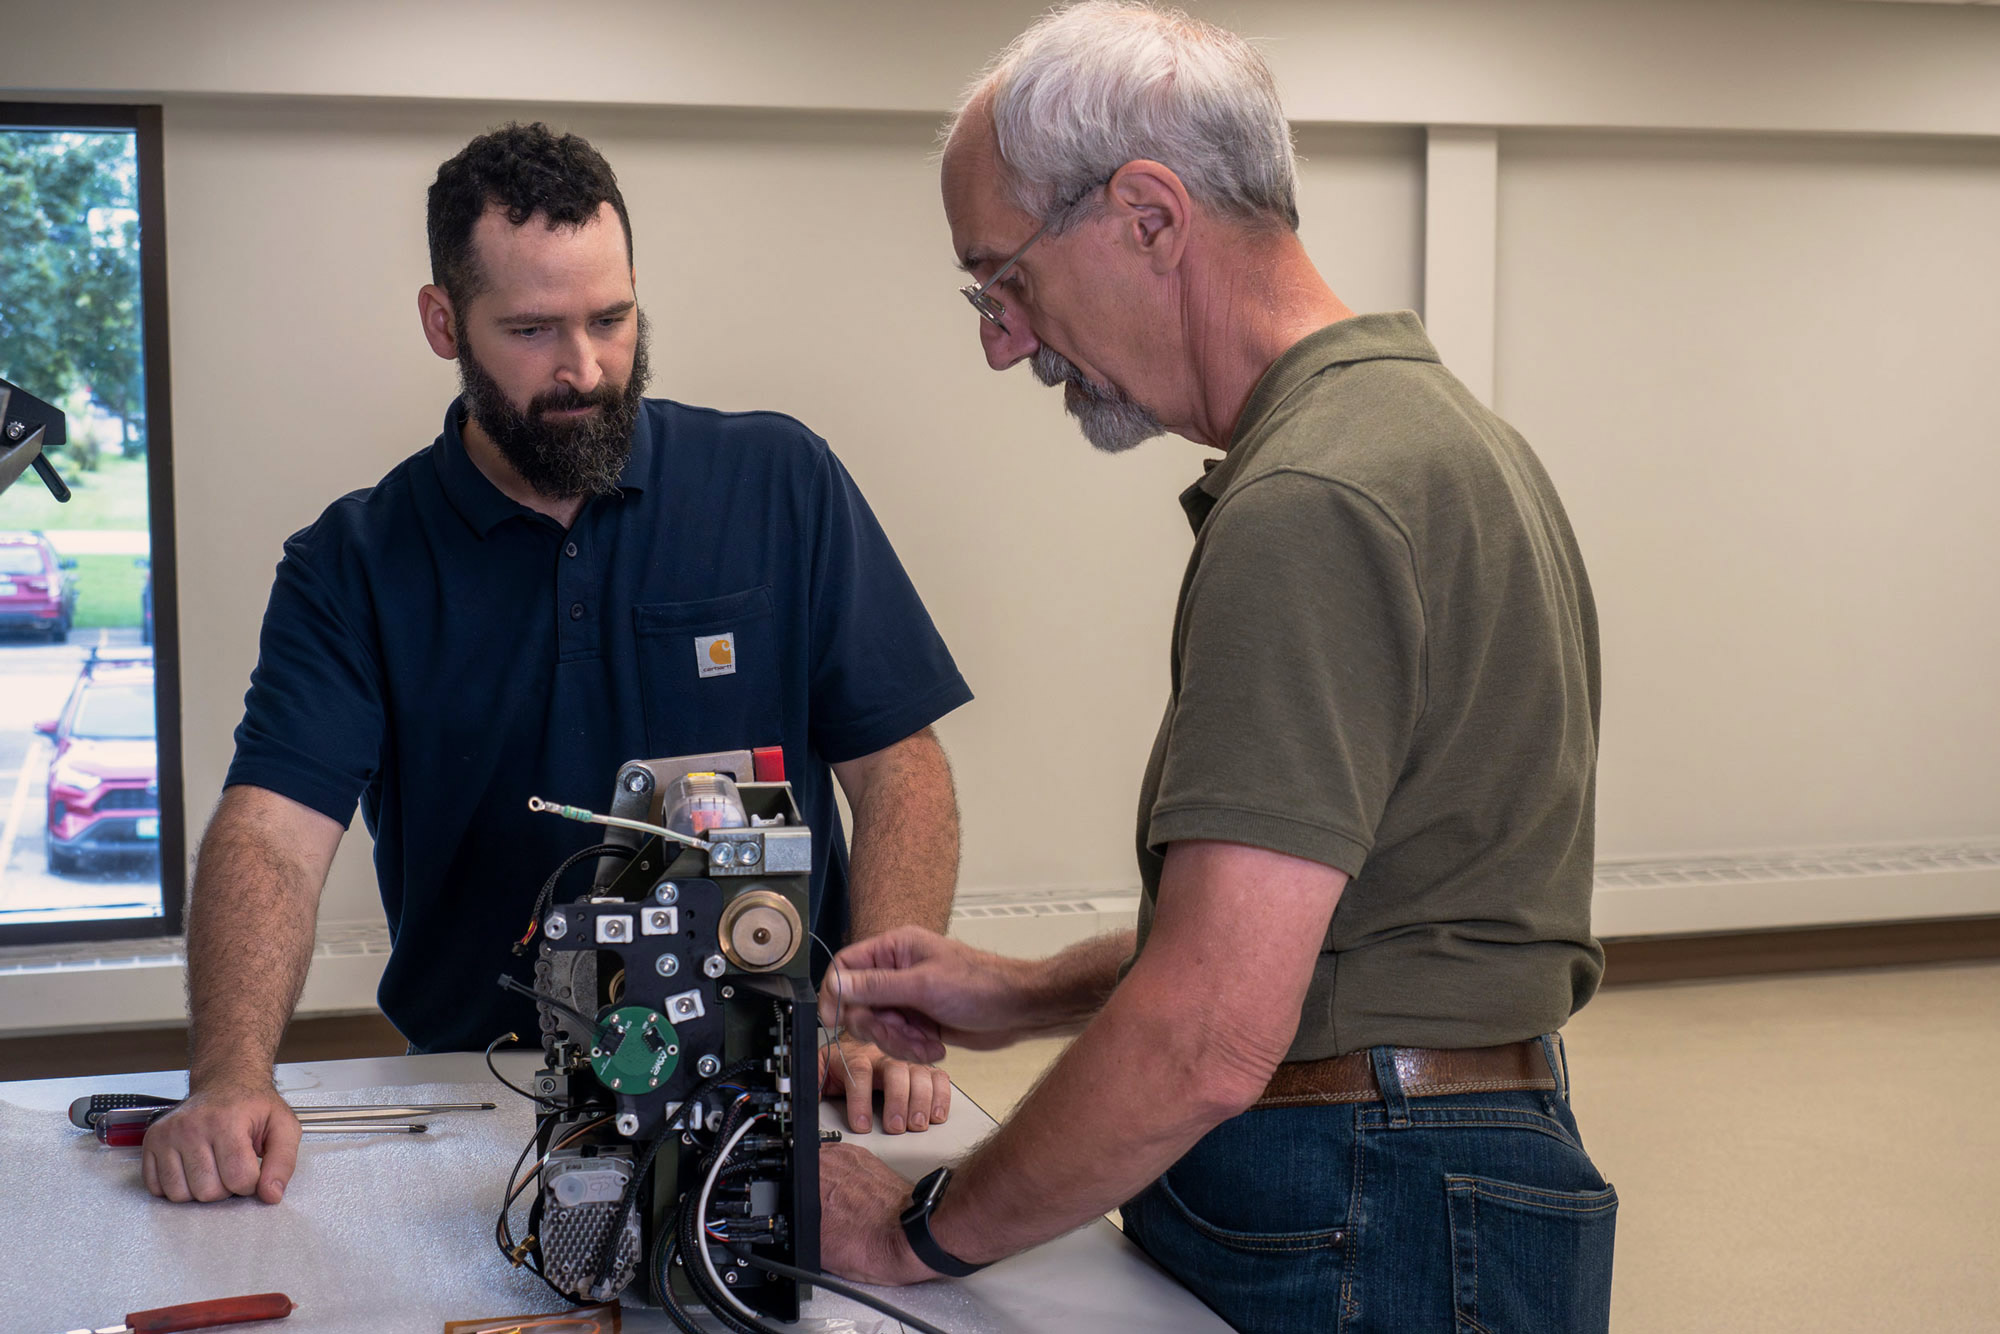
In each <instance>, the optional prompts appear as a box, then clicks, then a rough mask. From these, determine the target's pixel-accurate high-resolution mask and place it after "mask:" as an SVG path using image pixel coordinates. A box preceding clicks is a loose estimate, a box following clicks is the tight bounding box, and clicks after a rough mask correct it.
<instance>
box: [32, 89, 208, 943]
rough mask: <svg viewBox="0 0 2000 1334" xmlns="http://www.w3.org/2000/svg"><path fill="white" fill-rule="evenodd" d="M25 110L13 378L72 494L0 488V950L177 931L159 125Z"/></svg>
mask: <svg viewBox="0 0 2000 1334" xmlns="http://www.w3.org/2000/svg"><path fill="white" fill-rule="evenodd" d="M11 110H19V111H27V112H31V113H33V114H31V115H28V116H24V117H21V118H19V119H17V118H15V117H13V116H12V115H10V114H9V113H10V108H7V107H4V106H0V378H4V379H6V380H8V381H10V382H12V383H13V384H15V385H16V386H18V387H19V388H20V389H21V390H22V391H24V392H25V393H28V394H32V395H33V396H34V397H36V398H39V399H41V400H43V401H44V402H47V403H50V404H53V405H55V406H56V407H58V408H60V409H61V410H62V412H63V414H64V416H65V418H66V422H67V431H68V440H67V442H66V443H65V444H64V445H63V446H62V447H61V448H60V449H56V450H53V451H52V452H51V455H50V461H51V462H52V463H54V465H55V467H56V470H57V472H59V473H60V474H61V475H62V477H63V479H64V481H66V482H67V483H68V485H69V487H70V489H71V491H72V493H73V498H72V499H71V500H70V502H69V503H67V504H58V503H57V502H56V500H55V498H54V497H53V496H52V495H50V493H49V491H48V489H47V488H46V487H44V486H43V485H42V484H41V483H40V481H39V480H38V479H37V478H36V477H35V476H34V474H33V473H29V474H27V475H26V476H24V477H22V478H21V479H20V480H19V481H18V482H16V483H15V484H14V485H13V486H12V487H10V488H9V489H8V490H7V491H6V492H5V493H4V494H0V941H6V940H10V939H19V938H26V939H48V938H51V937H50V936H48V935H47V934H46V933H39V932H38V933H37V934H34V935H31V936H26V937H21V936H18V935H15V934H12V933H11V932H10V930H9V929H10V928H12V927H15V926H23V925H35V924H40V925H43V926H46V925H47V924H99V925H110V924H115V925H117V926H119V927H121V928H125V929H121V930H118V931H116V932H111V931H109V930H89V929H86V928H85V927H82V926H79V927H78V928H77V931H76V933H77V934H83V935H102V934H127V935H131V934H151V933H153V932H155V931H158V930H161V929H165V930H175V929H178V926H179V923H178V921H168V920H167V918H168V917H170V916H175V917H177V915H178V906H179V884H180V881H179V878H178V873H176V874H175V876H174V877H173V879H172V883H173V886H174V892H173V894H171V895H168V894H167V893H165V892H164V890H163V885H162V865H161V857H160V848H161V825H162V819H161V809H162V808H161V802H160V792H161V775H160V768H161V755H160V753H159V748H158V745H157V738H158V735H159V732H160V728H159V726H158V719H159V710H160V707H161V703H162V702H161V701H160V700H158V699H157V698H156V692H155V682H156V677H155V670H154V669H155V665H156V664H154V662H153V657H152V655H153V643H154V633H153V630H154V626H153V614H152V613H153V560H152V558H153V554H154V552H153V536H154V523H153V520H154V515H153V513H152V510H151V497H152V496H153V495H155V494H164V492H163V491H159V490H156V486H155V483H156V480H158V477H157V476H156V471H155V470H156V468H158V467H162V466H164V459H162V458H156V457H155V451H154V448H153V447H154V444H155V442H156V438H157V439H158V441H159V442H160V443H161V444H162V445H164V441H165V435H166V431H165V430H164V428H163V426H162V427H161V428H160V429H158V430H156V429H155V428H156V424H155V423H153V422H150V421H149V420H148V413H147V406H148V400H147V377H146V350H147V346H148V342H147V333H148V315H149V312H148V311H147V309H146V301H145V297H144V284H143V283H142V263H141V258H142V256H141V239H142V238H141V234H140V233H141V228H140V214H141V191H140V162H141V153H140V134H141V131H140V129H139V126H140V125H143V124H146V123H147V122H146V121H145V120H144V119H143V118H142V117H140V116H137V115H134V114H132V113H133V112H135V111H136V110H139V109H134V108H81V107H79V108H77V109H76V111H77V112H92V113H104V114H97V115H94V116H93V115H77V116H76V120H75V121H74V122H70V123H67V124H66V123H61V122H59V123H56V124H36V123H27V124H23V123H21V121H22V120H27V121H30V122H32V121H34V120H35V119H36V118H37V117H38V116H46V115H48V114H51V112H52V111H53V114H58V115H62V114H75V113H68V112H65V111H64V109H62V108H55V109H50V108H15V109H11ZM118 112H123V113H125V119H124V123H123V126H120V125H119V124H118V116H117V115H116V114H112V113H118ZM107 122H109V124H107ZM152 123H153V124H155V125H156V124H157V121H156V120H155V121H153V122H152ZM152 133H154V134H155V136H156V131H154V132H152ZM147 160H148V161H149V162H157V160H158V159H157V146H156V138H155V141H154V146H153V147H152V148H151V149H149V153H148V156H147ZM147 207H152V205H151V204H148V205H147ZM150 313H154V314H158V313H161V312H150ZM168 703H169V704H171V702H170V701H169V702H168ZM176 735H177V732H176ZM169 758H170V760H171V761H172V762H173V764H174V765H176V766H177V764H178V756H177V755H175V756H170V757H169ZM177 778H178V776H177V775H175V776H174V778H173V781H172V782H171V783H170V786H171V787H172V790H173V791H174V792H175V793H177V792H178V781H177ZM173 804H174V806H175V808H176V809H177V808H178V798H177V797H176V798H175V801H174V803H173ZM170 905H171V906H170ZM148 926H150V927H151V928H152V930H151V931H149V930H147V929H146V928H147V927H148ZM55 938H62V937H60V936H57V937H55Z"/></svg>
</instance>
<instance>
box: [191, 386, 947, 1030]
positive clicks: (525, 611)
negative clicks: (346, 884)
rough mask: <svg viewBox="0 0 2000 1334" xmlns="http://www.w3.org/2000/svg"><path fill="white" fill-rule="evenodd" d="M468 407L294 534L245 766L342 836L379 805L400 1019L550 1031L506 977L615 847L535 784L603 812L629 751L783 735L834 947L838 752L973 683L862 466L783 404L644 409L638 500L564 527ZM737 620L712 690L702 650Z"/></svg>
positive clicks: (633, 488) (669, 750)
mask: <svg viewBox="0 0 2000 1334" xmlns="http://www.w3.org/2000/svg"><path fill="white" fill-rule="evenodd" d="M461 410H462V409H461V404H460V403H457V402H454V403H453V404H452V406H451V408H450V410H449V411H448V412H447V413H446V414H445V425H444V433H443V434H442V435H440V436H439V437H438V438H437V440H436V442H435V443H433V444H432V445H431V447H430V448H428V449H426V450H424V451H422V452H421V453H419V454H416V455H414V456H413V457H411V458H409V459H407V460H405V461H404V462H403V463H402V464H400V465H399V466H398V467H397V468H396V469H395V470H394V471H392V472H391V473H390V474H389V475H388V476H387V477H384V478H383V479H382V480H381V482H379V483H377V484H376V485H375V486H374V487H372V488H370V489H369V490H366V491H357V492H355V493H353V494H352V495H349V496H345V497H343V498H342V499H340V500H338V501H335V502H334V503H333V505H332V506H330V507H329V508H328V509H327V511H326V512H325V513H324V514H322V515H321V516H320V518H319V520H318V522H316V523H314V524H313V525H312V526H311V527H310V528H307V529H305V530H304V531H303V532H300V533H297V534H295V535H294V536H293V537H292V538H291V540H290V541H288V542H286V543H285V554H284V559H283V561H282V562H281V563H280V564H279V566H278V573H277V580H276V582H275V584H274V585H273V587H272V589H271V602H270V607H269V609H268V610H267V611H266V612H265V615H264V629H263V637H262V642H261V645H260V651H259V656H258V661H257V668H256V671H255V672H254V673H253V674H252V676H251V678H250V691H249V694H248V695H247V696H246V698H245V702H244V715H243V722H242V724H241V726H239V727H238V728H237V730H236V757H235V760H234V762H233V763H232V764H231V765H230V766H229V775H228V778H227V780H226V781H227V784H229V785H234V784H239V783H242V784H250V785H252V786H256V787H261V788H267V789H269V790H270V791H273V792H277V793H279V794H281V795H283V796H286V797H289V798H291V799H292V800H294V801H297V802H300V803H302V804H303V805H306V806H309V807H311V808H312V809H314V810H316V811H319V812H320V813H322V814H324V815H326V816H328V817H330V818H332V819H334V820H337V821H339V822H340V823H341V824H342V825H343V826H344V825H346V824H347V823H348V822H349V820H350V819H351V818H352V816H353V813H354V809H355V803H356V801H357V799H358V800H359V802H360V807H361V814H362V818H363V819H364V820H365V821H366V822H367V825H368V831H369V833H371V834H372V835H373V836H374V838H375V870H376V875H377V877H378V878H379V880H380V881H381V886H382V904H383V907H384V908H385V909H387V911H388V917H389V932H390V936H391V939H392V940H393V942H394V949H393V951H392V953H391V955H390V959H389V964H388V968H387V969H386V971H385V972H384V973H383V975H382V985H381V989H380V992H379V996H378V998H379V1000H380V1003H381V1006H382V1010H383V1013H385V1014H386V1015H388V1017H389V1018H390V1020H391V1021H393V1022H394V1023H395V1025H396V1027H397V1028H398V1029H400V1030H401V1031H402V1032H403V1034H404V1035H405V1036H406V1037H407V1038H409V1039H410V1041H411V1042H412V1043H414V1044H415V1045H416V1046H417V1047H418V1048H419V1049H422V1050H427V1051H450V1050H468V1049H478V1048H480V1047H484V1046H485V1045H486V1044H487V1043H488V1042H490V1041H491V1040H492V1039H493V1038H495V1037H497V1036H499V1035H500V1034H502V1033H505V1032H507V1031H508V1030H510V1029H512V1030H514V1031H516V1032H518V1033H520V1034H522V1035H523V1036H524V1037H527V1036H529V1035H531V1034H533V1033H535V1032H536V1031H537V1028H536V1021H535V1016H534V1013H533V1006H532V1004H531V1003H529V1002H527V1001H524V1000H522V999H520V998H518V997H516V996H512V995H509V994H507V993H505V992H503V991H501V990H500V989H499V988H498V987H497V986H496V985H495V984H494V979H495V978H496V977H497V976H498V974H499V973H500V972H501V971H502V970H503V969H505V970H510V971H512V972H513V973H515V974H516V975H517V976H519V977H521V978H522V979H523V980H526V979H527V978H528V977H529V976H530V973H531V970H532V963H533V954H532V952H531V953H530V955H529V957H527V958H524V959H517V958H515V956H514V955H513V954H511V953H510V952H509V946H510V945H511V944H512V942H513V941H514V940H516V939H518V938H519V937H520V935H521V934H522V932H523V931H524V930H525V929H526V927H527V921H528V914H529V912H530V911H531V909H532V906H533V903H534V896H535V892H536V890H537V889H538V888H539V887H540V885H541V882H542V880H543V879H544V878H545V877H546V876H547V875H548V874H549V872H550V871H552V870H554V869H555V867H556V865H557V864H558V863H559V862H560V861H561V860H562V859H563V858H564V857H565V856H567V855H568V854H569V853H571V852H574V851H576V850H577V849H579V848H582V847H586V846H589V845H590V844H592V843H594V842H597V841H599V836H600V835H601V834H602V833H603V832H604V831H602V830H600V829H596V828H595V827H593V826H587V825H578V824H574V823H571V822H569V821H566V820H561V819H558V818H555V817H553V816H548V815H534V814H530V813H529V811H528V807H527V802H528V798H529V797H530V796H531V795H532V796H541V797H547V798H550V799H552V800H555V801H561V802H568V803H572V804H574V805H578V806H585V807H588V808H589V809H591V810H600V811H601V810H605V809H606V808H608V806H609V805H610V802H611V795H612V786H613V782H614V780H615V779H616V777H617V773H618V769H619V766H620V765H622V764H623V763H624V762H625V761H627V760H633V759H646V758H659V757H665V756H672V755H682V754H694V753H697V752H701V751H713V750H731V749H738V748H745V747H755V746H769V745H782V746H783V747H784V750H785V772H786V776H787V777H789V778H790V779H791V780H792V785H793V788H794V791H795V793H796V795H797V798H798V801H799V805H800V807H801V809H802V811H803V813H804V815H805V817H806V820H807V821H808V822H809V823H810V825H811V826H812V831H813V879H812V891H813V918H814V930H815V931H817V932H818V933H819V935H820V937H821V938H822V939H823V940H825V941H827V942H828V943H829V944H832V945H834V946H835V947H838V945H839V944H840V942H841V941H842V940H844V938H845V935H846V927H847V853H846V848H845V840H844V839H843V838H842V835H841V829H840V820H839V816H838V814H837V813H836V810H835V807H834V796H833V776H832V774H831V772H830V771H829V769H828V767H827V766H828V765H830V764H835V763H839V762H841V761H844V760H851V759H856V758H858V757H860V756H863V755H868V754H872V753H873V752H875V751H878V750H881V749H883V748H884V747H887V746H890V745H893V744H894V743H896V742H898V741H901V740H903V739H904V738H905V737H908V736H911V735H913V734H914V733H916V732H919V731H921V730H922V729H923V728H924V727H926V726H928V725H929V724H930V723H932V722H934V721H935V720H936V719H938V718H939V717H941V716H943V715H944V714H946V713H948V712H950V711H951V710H952V709H955V708H957V707H958V706H959V705H960V704H963V703H965V702H966V701H967V700H969V699H970V698H971V697H972V694H971V691H970V690H968V689H967V688H966V684H965V681H964V679H963V678H962V677H961V676H960V675H959V673H958V669H957V668H956V666H954V665H953V663H952V659H951V654H950V652H949V651H948V650H947V649H946V648H945V645H944V641H943V640H942V639H941V638H939V636H938V633H937V630H936V628H935V627H933V625H932V624H931V619H930V616H929V615H928V614H927V613H926V612H925V610H924V606H923V603H922V601H921V600H920V599H919V598H918V597H917V592H916V589H915V588H913V587H912V586H911V584H910V580H909V577H908V576H907V575H906V574H905V573H904V572H903V567H902V565H901V563H900V562H898V561H897V559H896V553H895V551H894V549H893V548H892V547H891V546H890V545H889V539H888V538H887V537H886V536H885V535H884V534H883V532H882V529H881V527H880V525H878V524H877V523H876V521H875V516H874V515H873V514H872V513H871V512H870V511H869V508H868V504H867V502H866V501H865V500H863V499H862V496H861V493H860V491H859V490H857V489H856V488H855V485H854V482H853V479H852V478H850V477H849V476H848V475H847V471H846V470H845V469H844V468H842V467H841V465H840V462H839V460H838V459H836V458H835V457H834V456H833V452H832V451H831V450H830V449H828V448H827V445H826V442H825V441H823V440H821V439H819V438H818V437H817V436H815V435H813V434H812V432H810V431H808V430H807V429H806V428H805V427H804V426H802V425H800V424H799V423H798V422H796V421H793V420H792V419H791V418H789V417H784V416H779V415H777V414H775V413H765V412H753V413H724V412H714V411H710V410H708V409H705V408H695V407H688V406H686V405H684V404H680V403H674V402H669V401H666V400H662V399H647V400H646V401H645V406H644V410H643V412H642V413H641V415H640V419H639V424H638V426H637V427H636V428H635V429H634V432H633V442H632V456H631V459H630V461H629V462H628V463H627V464H626V466H625V469H624V471H623V473H622V474H621V475H620V477H619V479H618V485H619V490H618V493H617V494H616V495H611V496H605V497H598V498H594V499H592V500H590V501H589V502H588V503H587V504H586V505H585V506H584V508H583V511H582V513H581V514H580V515H579V516H578V517H577V520H576V523H575V525H574V526H573V527H572V528H571V529H570V530H569V531H568V532H564V531H563V529H562V527H561V525H559V524H557V523H556V522H555V521H554V520H552V519H550V518H548V517H547V516H546V515H541V514H537V513H535V512H534V511H533V510H530V509H528V508H526V507H525V506H522V505H519V504H517V503H515V502H514V501H512V500H509V499H508V498H507V497H506V496H505V495H503V494H501V492H500V490H499V489H498V488H497V487H495V486H494V485H493V484H492V483H491V482H489V481H487V480H486V478H485V476H484V475H483V474H482V473H481V472H480V471H479V469H478V468H477V467H476V466H475V465H474V464H473V462H472V460H471V458H470V457H469V456H468V455H467V454H466V452H465V445H464V442H463V440H462V439H461V437H460V435H459V418H460V415H461ZM725 634H726V635H731V636H733V637H734V644H735V652H734V662H733V664H732V665H733V667H734V670H733V671H730V672H727V673H725V674H714V665H713V663H712V662H711V660H710V658H709V656H708V655H706V654H702V655H700V656H698V654H697V641H698V640H699V641H701V647H702V648H707V647H708V641H709V639H710V638H711V637H712V636H717V635H725ZM704 663H710V667H709V674H704V673H703V670H702V666H703V664H704ZM571 875H572V876H573V877H574V880H573V881H572V882H570V883H568V884H566V888H567V889H569V890H571V891H572V892H576V891H580V890H581V889H582V888H583V886H584V885H585V883H586V882H587V880H588V877H589V875H590V872H589V871H588V870H587V869H584V868H581V867H579V868H578V869H576V870H575V871H573V872H572V873H571ZM814 962H815V965H816V966H817V967H823V966H824V963H825V960H824V956H823V955H821V954H819V953H818V952H817V951H816V952H815V959H814Z"/></svg>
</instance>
